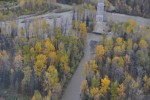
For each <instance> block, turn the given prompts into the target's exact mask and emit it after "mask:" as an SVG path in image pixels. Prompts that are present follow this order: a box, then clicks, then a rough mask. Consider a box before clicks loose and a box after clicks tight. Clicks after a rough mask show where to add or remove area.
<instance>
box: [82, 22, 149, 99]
mask: <svg viewBox="0 0 150 100" xmlns="http://www.w3.org/2000/svg"><path fill="white" fill-rule="evenodd" d="M110 27H111V30H112V32H113V34H114V35H113V37H112V38H107V37H106V36H105V35H104V36H103V40H102V41H101V42H100V44H99V45H98V46H97V47H96V49H95V56H94V57H93V58H92V59H91V60H90V61H89V62H87V63H86V64H85V66H84V75H85V76H86V79H85V81H83V83H82V85H81V98H82V100H101V99H102V100H128V99H131V100H146V99H147V96H148V95H149V93H150V33H149V32H150V28H140V27H138V26H137V25H136V23H135V22H134V20H130V22H129V23H124V24H121V25H118V24H111V25H110Z"/></svg>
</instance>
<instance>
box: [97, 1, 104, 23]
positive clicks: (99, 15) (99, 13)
mask: <svg viewBox="0 0 150 100" xmlns="http://www.w3.org/2000/svg"><path fill="white" fill-rule="evenodd" d="M103 21H104V0H98V5H97V14H96V22H97V23H99V22H103Z"/></svg>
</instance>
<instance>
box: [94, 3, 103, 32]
mask: <svg viewBox="0 0 150 100" xmlns="http://www.w3.org/2000/svg"><path fill="white" fill-rule="evenodd" d="M104 6H105V5H104V0H98V5H97V13H96V24H95V27H94V31H93V32H94V33H97V34H102V33H104V32H105V29H106V23H105V22H104V14H105V10H104Z"/></svg>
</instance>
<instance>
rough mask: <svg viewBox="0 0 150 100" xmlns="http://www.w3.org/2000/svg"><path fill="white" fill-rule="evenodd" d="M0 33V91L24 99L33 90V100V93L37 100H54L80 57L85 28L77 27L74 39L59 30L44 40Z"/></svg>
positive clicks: (34, 99)
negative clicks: (18, 94) (3, 90)
mask: <svg viewBox="0 0 150 100" xmlns="http://www.w3.org/2000/svg"><path fill="white" fill-rule="evenodd" d="M3 32H4V31H2V32H0V88H1V89H8V88H10V89H13V91H16V92H18V93H22V94H24V95H28V96H32V95H33V94H34V91H35V90H37V91H36V92H35V96H33V98H32V99H33V100H37V99H36V98H37V97H36V95H37V94H36V93H39V94H41V98H42V97H44V96H45V100H48V99H46V98H53V99H58V98H59V96H60V95H61V91H62V89H63V87H64V86H65V84H66V82H68V80H69V79H70V77H71V76H72V75H71V74H73V72H74V70H75V69H76V67H77V65H78V63H79V61H80V59H81V58H82V56H83V50H84V45H85V44H84V41H85V39H86V27H85V24H84V23H80V28H79V34H78V35H76V36H72V35H64V34H62V32H61V29H60V28H56V30H55V32H54V35H53V37H49V36H48V37H47V38H43V36H42V35H37V36H33V37H32V38H29V39H28V38H26V37H24V36H12V35H8V34H5V33H3ZM13 32H14V31H12V34H13ZM70 34H71V33H70ZM46 96H47V97H46ZM5 98H6V99H8V98H13V97H8V98H7V97H5ZM43 99H44V98H43ZM39 100H41V99H39Z"/></svg>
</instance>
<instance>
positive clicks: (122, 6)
mask: <svg viewBox="0 0 150 100" xmlns="http://www.w3.org/2000/svg"><path fill="white" fill-rule="evenodd" d="M109 2H110V3H112V4H113V5H114V6H115V8H116V9H115V11H116V12H118V13H123V14H129V15H134V16H142V17H147V18H150V1H149V0H109Z"/></svg>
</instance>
